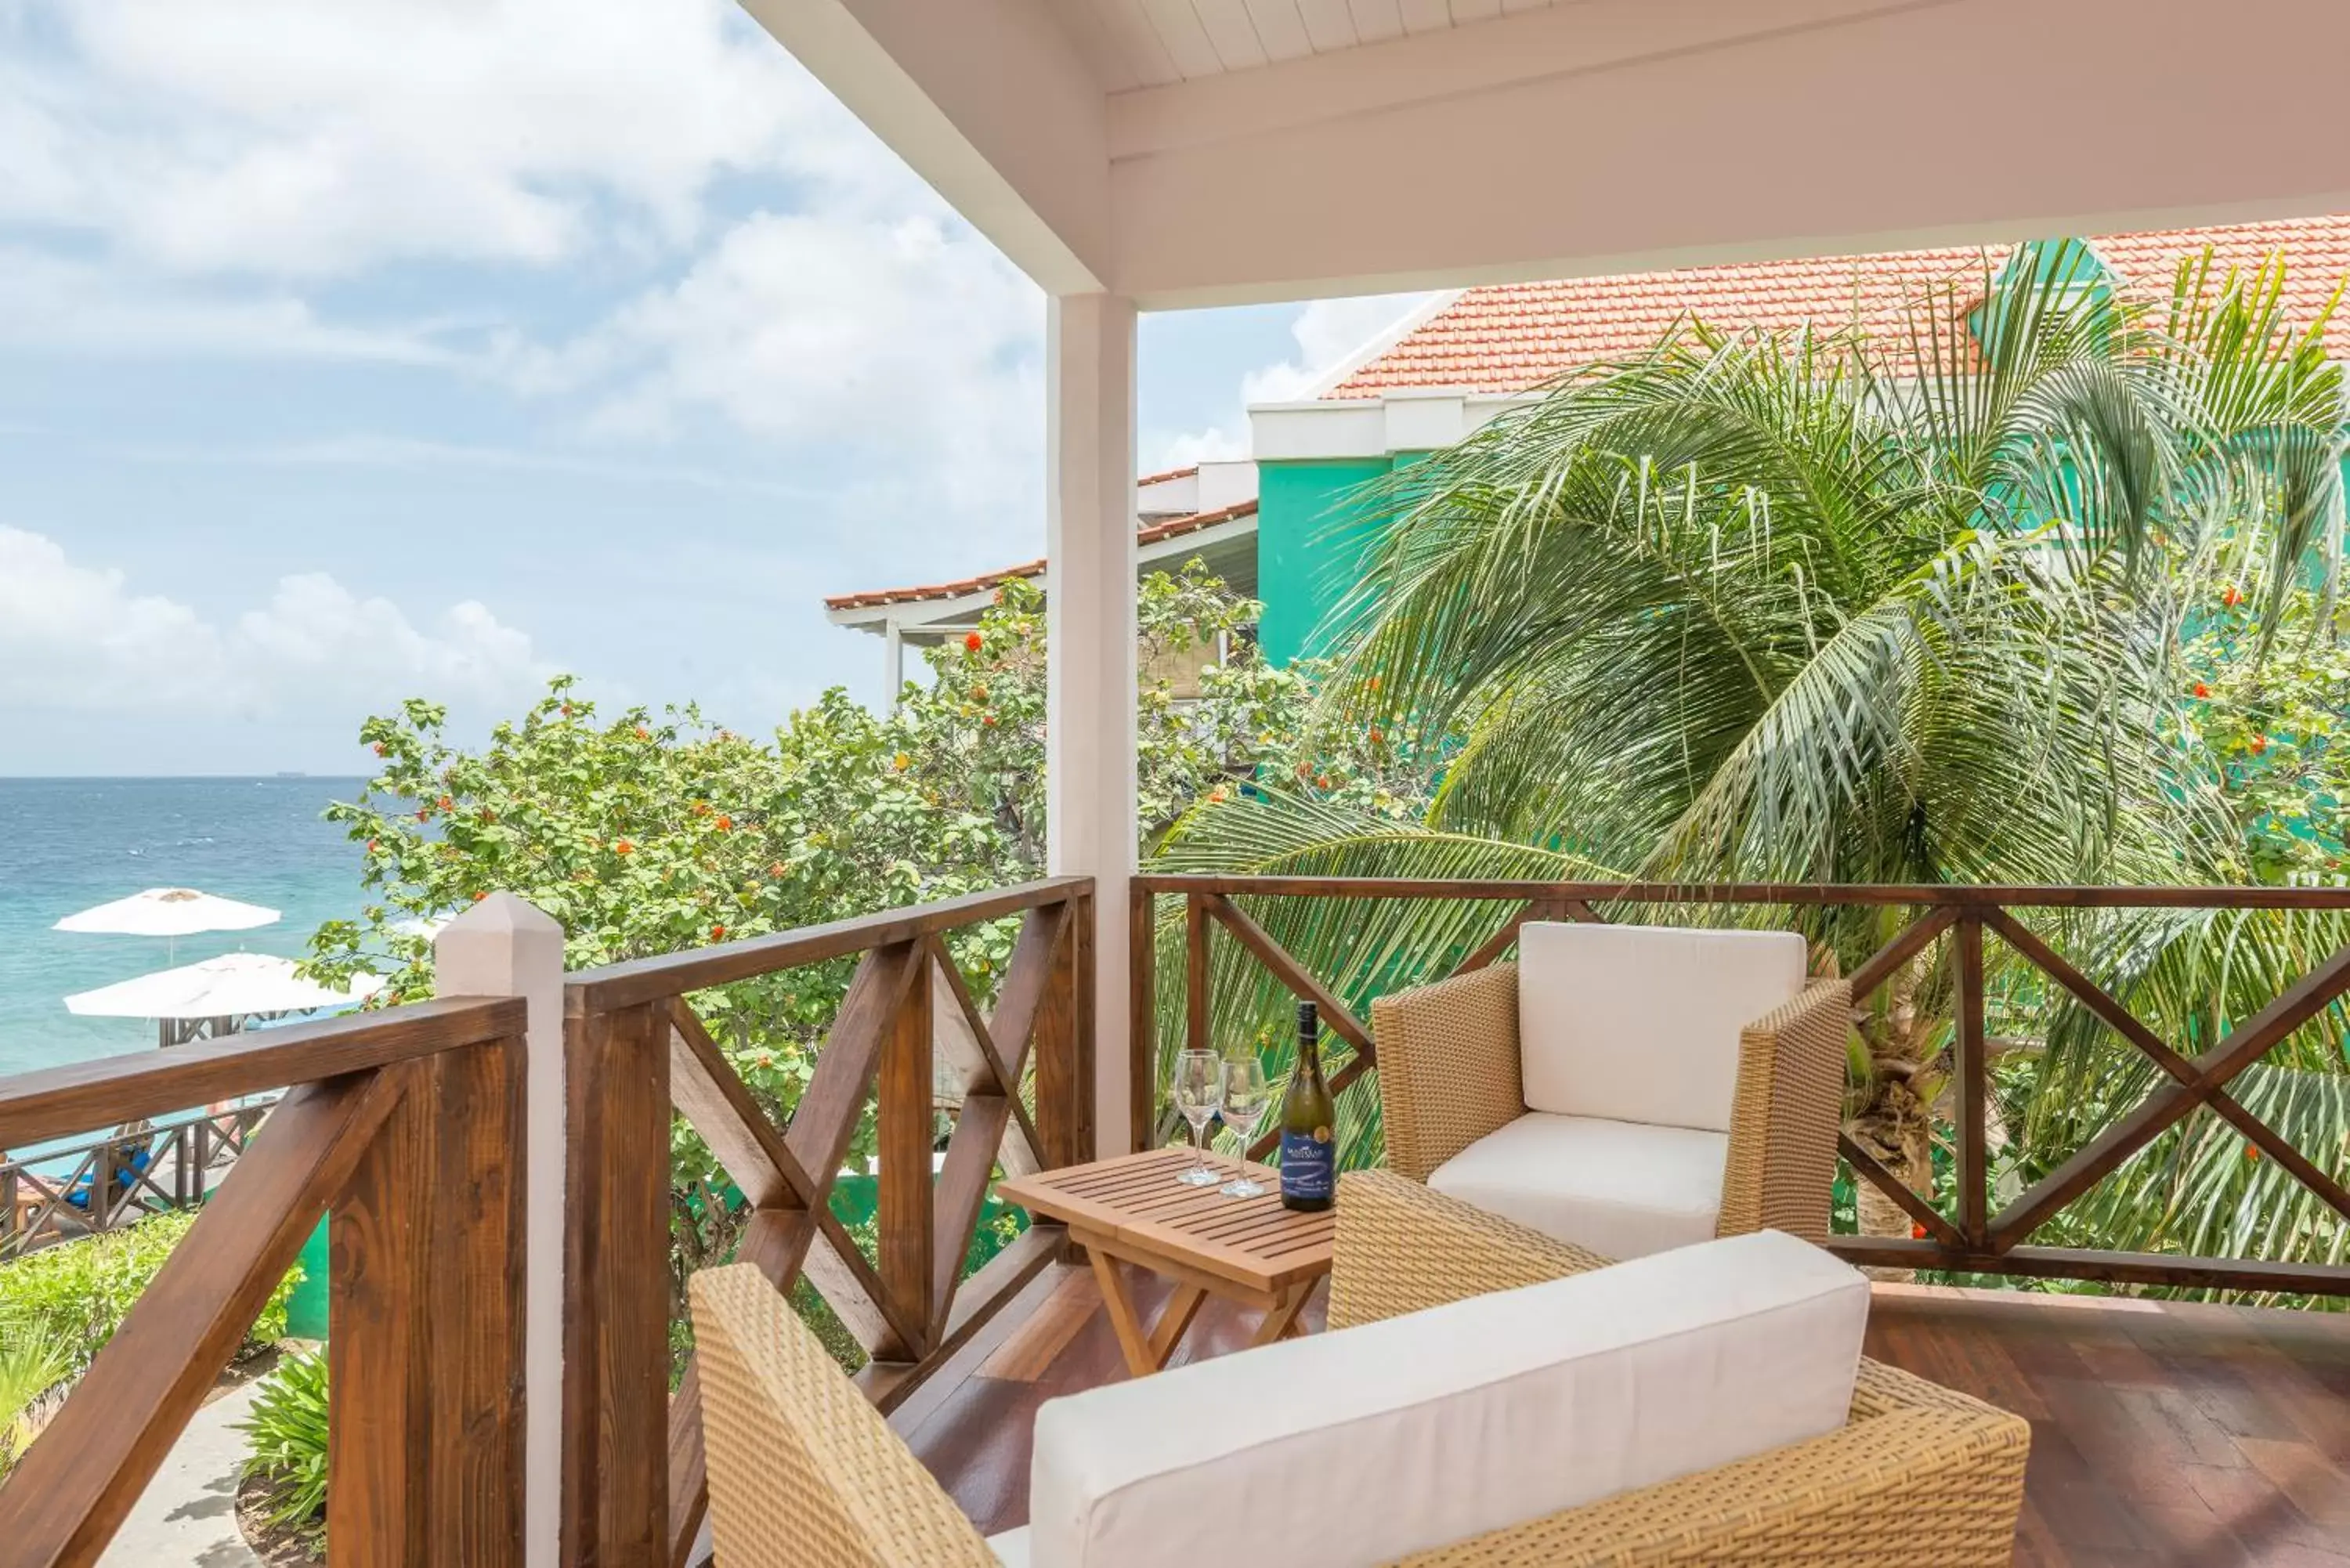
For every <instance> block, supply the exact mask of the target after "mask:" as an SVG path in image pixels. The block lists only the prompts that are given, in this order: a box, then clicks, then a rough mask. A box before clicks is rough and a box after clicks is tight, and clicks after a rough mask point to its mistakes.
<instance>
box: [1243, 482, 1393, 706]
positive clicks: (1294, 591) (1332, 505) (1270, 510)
mask: <svg viewBox="0 0 2350 1568" xmlns="http://www.w3.org/2000/svg"><path fill="white" fill-rule="evenodd" d="M1411 455H1412V454H1407V455H1405V456H1403V457H1400V458H1396V459H1392V460H1391V459H1388V458H1384V457H1365V458H1343V459H1336V460H1333V461H1328V462H1263V463H1260V464H1258V465H1257V519H1256V580H1257V597H1259V598H1261V599H1263V601H1264V619H1263V621H1261V622H1259V623H1258V628H1257V635H1258V637H1259V638H1260V639H1262V641H1263V646H1264V651H1265V657H1267V658H1268V659H1272V660H1273V662H1274V663H1275V664H1286V663H1288V662H1289V661H1290V660H1291V659H1295V658H1297V657H1298V656H1299V655H1300V654H1306V653H1313V652H1315V651H1316V650H1317V649H1318V648H1319V646H1320V645H1319V643H1318V642H1317V641H1316V639H1315V632H1316V631H1317V630H1318V629H1319V628H1321V626H1322V623H1323V618H1324V617H1326V615H1327V614H1328V613H1329V612H1330V610H1331V608H1332V607H1334V606H1336V604H1337V603H1338V602H1339V601H1340V600H1341V599H1343V598H1344V597H1346V596H1347V590H1348V589H1350V588H1352V587H1354V586H1355V578H1356V570H1357V562H1358V561H1359V560H1360V559H1361V557H1362V553H1363V546H1364V545H1366V544H1367V542H1368V540H1369V537H1370V534H1369V529H1370V524H1367V523H1366V522H1364V521H1363V520H1362V517H1361V515H1360V510H1359V508H1358V507H1357V506H1355V505H1353V504H1350V498H1351V495H1352V493H1353V492H1354V491H1355V490H1357V488H1358V487H1359V486H1360V485H1362V484H1363V483H1365V482H1366V481H1367V480H1373V479H1377V478H1378V477H1379V476H1380V475H1381V474H1384V473H1387V472H1389V470H1390V469H1391V468H1392V467H1393V466H1394V464H1395V463H1396V462H1410V461H1411Z"/></svg>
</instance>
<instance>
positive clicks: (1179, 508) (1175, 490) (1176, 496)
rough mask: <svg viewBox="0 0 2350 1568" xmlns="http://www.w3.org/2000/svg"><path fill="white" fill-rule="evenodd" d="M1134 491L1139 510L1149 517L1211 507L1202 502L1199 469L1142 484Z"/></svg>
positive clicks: (1175, 515) (1136, 505) (1204, 509)
mask: <svg viewBox="0 0 2350 1568" xmlns="http://www.w3.org/2000/svg"><path fill="white" fill-rule="evenodd" d="M1135 510H1136V512H1137V513H1139V514H1140V515H1142V516H1145V517H1189V516H1190V515H1191V514H1192V513H1194V512H1204V511H1206V510H1207V508H1205V507H1203V506H1201V504H1200V473H1199V471H1198V470H1197V469H1194V470H1192V471H1191V472H1189V473H1179V474H1176V475H1174V476H1172V477H1171V478H1168V479H1160V480H1154V481H1152V482H1151V483H1149V484H1144V485H1138V486H1137V487H1136V489H1135Z"/></svg>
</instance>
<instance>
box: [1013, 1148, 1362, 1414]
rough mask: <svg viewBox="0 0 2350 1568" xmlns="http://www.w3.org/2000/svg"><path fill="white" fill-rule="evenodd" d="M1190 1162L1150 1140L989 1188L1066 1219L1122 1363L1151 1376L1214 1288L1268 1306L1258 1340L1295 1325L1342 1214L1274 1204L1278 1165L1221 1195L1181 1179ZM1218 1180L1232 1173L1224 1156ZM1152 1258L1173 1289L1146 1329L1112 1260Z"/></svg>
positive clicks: (1143, 1263) (1150, 1263) (1324, 1266)
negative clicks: (1252, 1184) (1144, 1146)
mask: <svg viewBox="0 0 2350 1568" xmlns="http://www.w3.org/2000/svg"><path fill="white" fill-rule="evenodd" d="M1190 1165H1191V1150H1189V1149H1187V1148H1154V1149H1149V1150H1146V1151H1144V1152H1143V1153H1141V1154H1128V1155H1120V1156H1119V1157H1118V1158H1115V1159H1100V1160H1096V1161H1094V1162H1093V1163H1092V1164H1090V1165H1073V1166H1067V1167H1065V1168H1062V1169H1059V1170H1045V1171H1039V1172H1038V1173H1036V1174H1035V1175H1034V1176H1023V1177H1018V1178H1015V1179H1012V1180H1008V1181H1003V1182H1000V1183H998V1184H997V1186H996V1189H995V1190H996V1192H997V1193H998V1194H999V1195H1000V1196H1002V1197H1003V1198H1004V1199H1007V1200H1008V1201H1010V1202H1014V1203H1017V1204H1019V1205H1020V1206H1021V1207H1022V1208H1024V1209H1025V1210H1028V1211H1029V1212H1030V1213H1031V1214H1033V1215H1035V1216H1037V1217H1038V1218H1041V1219H1052V1220H1059V1221H1060V1222H1061V1223H1062V1224H1064V1225H1066V1226H1067V1227H1068V1230H1069V1239H1070V1240H1071V1241H1075V1242H1076V1243H1077V1244H1078V1245H1080V1246H1082V1247H1084V1248H1085V1249H1086V1252H1087V1256H1089V1257H1090V1258H1091V1259H1092V1260H1093V1268H1094V1278H1095V1279H1096V1280H1097V1281H1098V1282H1100V1284H1101V1293H1102V1300H1103V1301H1104V1303H1107V1305H1108V1307H1109V1321H1110V1326H1111V1327H1113V1328H1114V1329H1116V1330H1117V1331H1118V1346H1119V1348H1120V1349H1122V1350H1124V1351H1125V1353H1126V1366H1127V1370H1128V1372H1130V1373H1132V1374H1133V1375H1134V1376H1137V1377H1143V1376H1149V1374H1151V1373H1153V1372H1157V1371H1159V1369H1160V1368H1162V1367H1164V1366H1166V1365H1167V1362H1168V1358H1169V1357H1170V1356H1172V1355H1174V1354H1175V1346H1176V1345H1178V1344H1180V1342H1181V1340H1182V1338H1183V1331H1184V1330H1186V1329H1188V1328H1190V1327H1191V1320H1192V1319H1193V1318H1194V1317H1196V1316H1198V1315H1199V1311H1200V1306H1201V1303H1203V1302H1204V1301H1206V1300H1207V1298H1208V1297H1210V1296H1211V1295H1212V1296H1222V1297H1223V1298H1225V1299H1226V1300H1229V1301H1237V1302H1243V1303H1247V1304H1248V1305H1250V1306H1253V1307H1256V1308H1258V1309H1259V1310H1261V1311H1262V1312H1263V1314H1264V1317H1263V1321H1262V1322H1261V1323H1259V1324H1257V1331H1256V1336H1255V1338H1254V1339H1253V1341H1251V1343H1252V1344H1254V1345H1269V1344H1271V1343H1272V1342H1273V1341H1274V1340H1276V1339H1282V1338H1285V1337H1287V1336H1288V1335H1290V1334H1296V1333H1298V1332H1300V1331H1299V1329H1298V1326H1297V1314H1298V1311H1299V1309H1300V1308H1302V1307H1304V1306H1305V1301H1306V1298H1307V1297H1308V1296H1311V1295H1312V1294H1313V1293H1314V1287H1315V1286H1316V1285H1317V1284H1319V1283H1321V1282H1322V1280H1323V1278H1324V1277H1325V1276H1326V1275H1327V1274H1328V1273H1329V1272H1330V1245H1331V1238H1332V1237H1333V1236H1334V1235H1335V1234H1336V1229H1337V1216H1336V1212H1335V1211H1334V1210H1324V1211H1323V1212H1322V1213H1319V1214H1293V1213H1291V1212H1290V1211H1289V1210H1286V1209H1284V1208H1283V1207H1282V1206H1281V1193H1280V1188H1281V1173H1280V1172H1279V1171H1276V1170H1273V1169H1271V1168H1267V1167H1264V1166H1261V1165H1253V1166H1250V1167H1249V1173H1250V1174H1251V1175H1252V1176H1253V1177H1255V1178H1256V1179H1257V1180H1258V1181H1259V1182H1261V1183H1263V1186H1264V1188H1265V1192H1264V1195H1263V1197H1259V1198H1227V1197H1225V1196H1224V1195H1223V1194H1222V1192H1220V1191H1218V1190H1217V1188H1216V1187H1186V1186H1184V1185H1183V1184H1182V1183H1180V1182H1179V1181H1177V1180H1176V1179H1175V1178H1176V1177H1177V1176H1178V1175H1180V1173H1181V1172H1182V1171H1183V1170H1184V1169H1186V1168H1188V1167H1189V1166H1190ZM1216 1168H1217V1169H1218V1171H1219V1172H1220V1173H1221V1179H1220V1180H1219V1182H1218V1184H1217V1185H1218V1187H1221V1186H1222V1182H1223V1181H1228V1180H1230V1179H1232V1162H1231V1161H1229V1160H1219V1161H1217V1162H1216ZM1120 1263H1131V1264H1134V1265H1135V1266H1136V1267H1138V1268H1144V1269H1149V1270H1151V1271H1153V1272H1157V1273H1160V1274H1164V1275H1166V1276H1167V1277H1168V1278H1169V1279H1170V1280H1173V1281H1174V1282H1175V1293H1174V1295H1173V1296H1172V1297H1170V1299H1169V1301H1168V1303H1167V1306H1166V1309H1165V1310H1164V1311H1162V1312H1161V1313H1160V1314H1159V1321H1158V1322H1157V1323H1156V1324H1152V1325H1151V1326H1150V1327H1149V1329H1148V1330H1146V1329H1145V1328H1144V1327H1143V1326H1142V1320H1141V1316H1140V1314H1139V1313H1138V1312H1137V1311H1136V1310H1135V1305H1134V1296H1133V1294H1132V1293H1130V1292H1129V1291H1128V1289H1127V1285H1126V1277H1125V1275H1124V1274H1123V1273H1122V1272H1120V1271H1119V1269H1118V1264H1120Z"/></svg>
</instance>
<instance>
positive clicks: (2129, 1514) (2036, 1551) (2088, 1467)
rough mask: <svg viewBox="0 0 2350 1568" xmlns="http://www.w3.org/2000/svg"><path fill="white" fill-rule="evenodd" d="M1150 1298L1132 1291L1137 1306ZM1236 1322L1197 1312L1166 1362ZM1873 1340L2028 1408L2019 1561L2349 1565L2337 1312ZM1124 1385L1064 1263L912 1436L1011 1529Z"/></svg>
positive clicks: (1106, 1333)
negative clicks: (1079, 1428) (1063, 1443)
mask: <svg viewBox="0 0 2350 1568" xmlns="http://www.w3.org/2000/svg"><path fill="white" fill-rule="evenodd" d="M1146 1290H1148V1291H1149V1292H1150V1293H1149V1294H1145V1293H1144V1291H1146ZM1137 1294H1138V1299H1139V1300H1140V1301H1141V1302H1142V1303H1144V1305H1145V1307H1146V1310H1150V1311H1155V1310H1156V1308H1157V1304H1158V1302H1159V1298H1160V1296H1161V1295H1163V1287H1156V1288H1154V1287H1153V1286H1151V1285H1146V1286H1144V1287H1142V1288H1141V1289H1139V1290H1138V1293H1137ZM1246 1331H1247V1324H1244V1323H1243V1321H1242V1316H1241V1314H1238V1313H1236V1312H1232V1311H1229V1310H1225V1309H1223V1308H1222V1307H1221V1305H1220V1304H1219V1303H1211V1304H1210V1305H1209V1306H1208V1307H1207V1308H1206V1309H1205V1310H1203V1311H1202V1312H1201V1314H1200V1319H1199V1322H1198V1323H1197V1324H1195V1325H1194V1326H1193V1328H1192V1331H1191V1338H1190V1339H1189V1340H1188V1341H1187V1342H1186V1344H1185V1345H1184V1347H1183V1348H1182V1349H1181V1350H1180V1351H1178V1352H1177V1360H1178V1362H1181V1361H1186V1360H1191V1359H1193V1358H1195V1357H1197V1356H1199V1355H1216V1354H1222V1353H1224V1352H1226V1351H1230V1350H1233V1349H1237V1348H1239V1347H1240V1346H1241V1345H1243V1344H1244V1343H1245V1340H1246ZM1868 1349H1869V1354H1871V1355H1875V1356H1877V1357H1878V1358H1879V1359H1881V1360H1885V1361H1889V1362H1891V1363H1893V1364H1895V1365H1896V1366H1904V1367H1907V1368H1908V1369H1909V1370H1910V1371H1912V1372H1915V1373H1918V1375H1920V1376H1926V1377H1930V1378H1933V1379H1934V1380H1936V1381H1937V1382H1939V1383H1943V1384H1946V1385H1948V1386H1951V1387H1954V1388H1963V1389H1965V1390H1967V1391H1969V1392H1970V1393H1972V1394H1976V1395H1979V1396H1981V1397H1983V1398H1986V1399H1989V1400H1991V1401H1992V1402H1993V1403H1995V1404H1999V1405H2002V1406H2004V1407H2007V1408H2008V1409H2011V1410H2014V1411H2016V1412H2018V1413H2019V1414H2022V1415H2023V1416H2025V1417H2029V1418H2030V1419H2031V1421H2032V1426H2033V1447H2032V1466H2031V1470H2030V1475H2029V1481H2028V1485H2027V1488H2026V1498H2025V1505H2024V1515H2023V1521H2022V1527H2021V1529H2020V1530H2019V1531H2018V1532H2017V1541H2016V1557H2015V1560H2016V1562H2017V1563H2019V1564H2059V1563H2063V1564H2080V1565H2095V1568H2105V1565H2106V1564H2122V1563H2131V1564H2177V1565H2178V1568H2231V1565H2235V1564H2248V1563H2259V1564H2275V1565H2278V1568H2285V1565H2293V1564H2308V1565H2312V1568H2315V1565H2319V1564H2324V1565H2327V1568H2350V1314H2301V1313H2288V1312H2275V1311H2258V1310H2253V1309H2248V1308H2235V1307H2207V1306H2183V1305H2174V1304H2169V1303H2152V1302H2118V1301H2100V1300H2095V1299H2093V1298H2087V1297H2078V1296H2050V1295H2026V1294H2022V1293H2007V1292H1991V1291H1983V1292H1960V1291H1943V1290H1929V1289H1923V1288H1918V1287H1909V1286H1894V1285H1880V1286H1878V1287H1877V1301H1876V1305H1875V1308H1874V1310H1873V1312H1872V1314H1871V1320H1870V1325H1869V1335H1868ZM1124 1375H1125V1374H1124V1364H1123V1362H1122V1361H1121V1359H1120V1357H1119V1355H1118V1343H1117V1340H1116V1339H1115V1337H1114V1336H1113V1335H1112V1334H1111V1332H1110V1327H1109V1323H1108V1321H1107V1318H1106V1317H1105V1316H1104V1314H1103V1313H1102V1311H1101V1298H1100V1296H1099V1295H1098V1294H1097V1292H1096V1290H1095V1287H1094V1283H1093V1281H1092V1279H1091V1278H1090V1277H1089V1276H1087V1275H1085V1274H1082V1273H1077V1272H1069V1273H1067V1274H1066V1275H1065V1277H1064V1278H1063V1279H1062V1281H1061V1282H1060V1284H1059V1285H1058V1286H1057V1287H1056V1288H1055V1290H1054V1291H1053V1292H1052V1293H1051V1294H1050V1295H1049V1296H1048V1297H1047V1298H1046V1299H1045V1303H1044V1304H1043V1305H1042V1306H1040V1307H1039V1308H1038V1309H1037V1310H1036V1311H1035V1314H1033V1315H1031V1316H1030V1317H1029V1318H1028V1319H1027V1321H1026V1322H1024V1323H1023V1324H1021V1325H1020V1326H1019V1328H1017V1329H1016V1330H1015V1331H1014V1333H1013V1334H1012V1336H1011V1337H1010V1338H1009V1339H1007V1340H1006V1341H1005V1342H1004V1343H1003V1345H1001V1346H999V1347H998V1348H997V1349H996V1350H995V1351H994V1352H993V1354H992V1355H989V1356H988V1357H987V1358H986V1360H984V1361H983V1362H982V1363H981V1365H980V1366H978V1368H977V1369H976V1370H975V1371H974V1372H973V1374H972V1376H970V1377H968V1378H966V1379H965V1380H964V1381H963V1382H962V1383H961V1384H960V1385H958V1386H956V1387H955V1388H954V1389H953V1390H952V1391H951V1393H949V1394H948V1395H947V1396H946V1397H945V1400H944V1402H943V1403H941V1404H940V1405H939V1406H938V1407H936V1408H935V1409H934V1410H933V1411H932V1412H931V1414H929V1415H928V1416H926V1417H922V1418H921V1419H920V1421H919V1423H918V1424H917V1425H915V1426H914V1428H913V1429H912V1430H911V1431H910V1433H909V1438H910V1441H911V1443H912V1445H913V1448H914V1451H915V1452H916V1453H918V1454H920V1456H921V1458H922V1460H923V1462H924V1463H926V1464H927V1465H929V1466H930V1467H931V1470H932V1471H933V1472H935V1473H936V1474H937V1476H938V1477H939V1479H940V1480H941V1482H942V1483H944V1485H945V1486H946V1488H947V1490H949V1491H951V1492H952V1493H953V1494H954V1497H955V1500H956V1501H957V1502H959V1503H961V1504H962V1507H963V1509H964V1511H966V1512H968V1513H969V1514H970V1515H971V1516H972V1519H973V1520H974V1521H977V1522H978V1523H979V1525H980V1527H981V1528H982V1529H983V1530H986V1531H990V1532H993V1531H997V1530H1008V1529H1010V1528H1012V1527H1013V1526H1014V1525H1018V1524H1023V1523H1025V1522H1026V1521H1027V1518H1028V1453H1029V1429H1030V1426H1031V1424H1032V1423H1033V1421H1034V1419H1035V1414H1036V1407H1038V1406H1039V1405H1041V1404H1043V1403H1044V1402H1045V1400H1047V1399H1050V1398H1054V1397H1057V1396H1059V1395H1063V1394H1072V1393H1076V1392H1077V1391H1078V1390H1080V1389H1084V1388H1090V1387H1093V1386H1096V1385H1097V1384H1101V1383H1105V1382H1108V1381H1110V1380H1111V1379H1113V1378H1117V1377H1121V1376H1124ZM1235 1418H1244V1417H1241V1416H1240V1414H1239V1413H1237V1412H1236V1413H1235Z"/></svg>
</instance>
